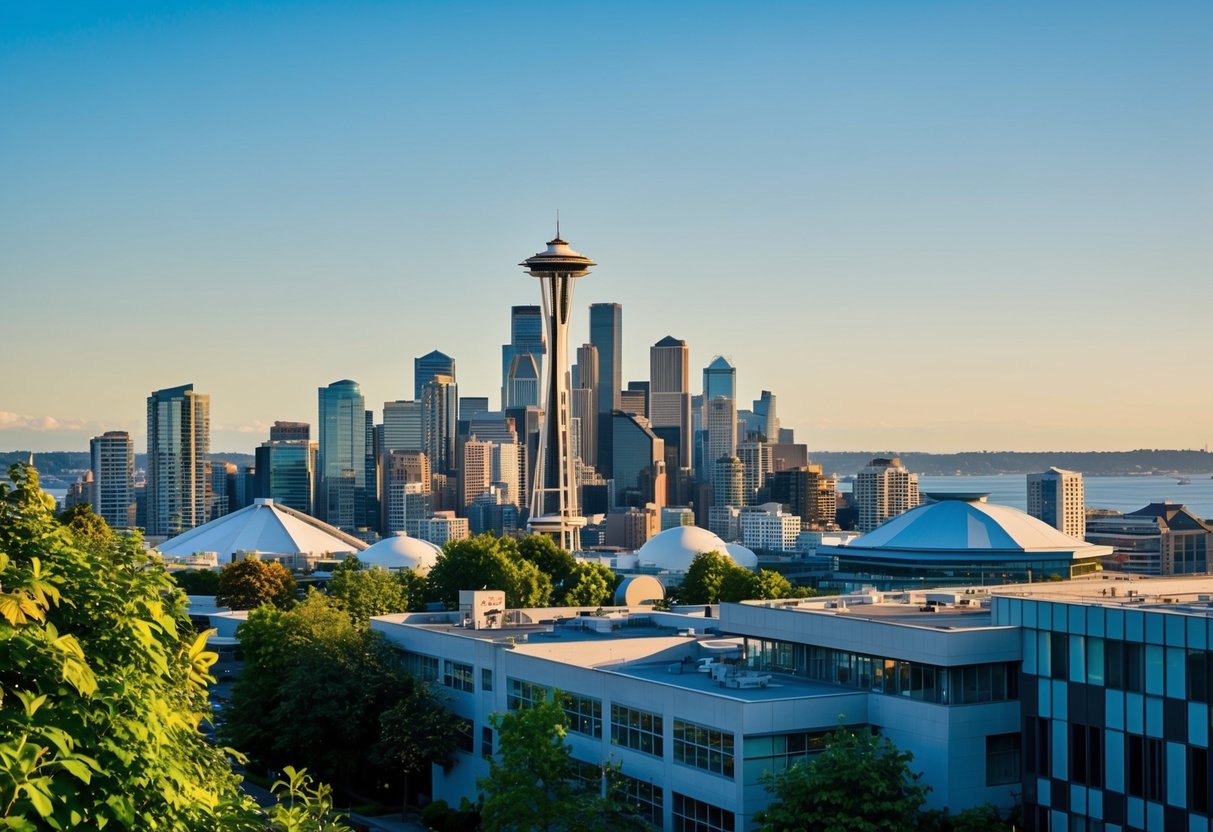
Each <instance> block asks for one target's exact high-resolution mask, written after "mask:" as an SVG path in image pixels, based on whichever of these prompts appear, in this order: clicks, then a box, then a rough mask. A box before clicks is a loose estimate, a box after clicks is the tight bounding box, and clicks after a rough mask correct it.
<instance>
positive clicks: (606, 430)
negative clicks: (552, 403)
mask: <svg viewBox="0 0 1213 832" xmlns="http://www.w3.org/2000/svg"><path fill="white" fill-rule="evenodd" d="M590 344H592V345H593V347H594V349H595V350H596V351H597V353H598V386H597V388H596V390H597V396H598V466H597V467H598V471H599V473H601V474H602V475H603V476H604V477H606V478H608V479H610V477H611V414H612V413H614V412H615V411H616V410H619V409H620V407H621V405H620V402H619V394H620V393H621V392H622V391H623V307H622V306H620V305H619V304H617V303H592V304H590ZM583 383H584V382H583Z"/></svg>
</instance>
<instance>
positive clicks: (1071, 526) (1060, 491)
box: [1028, 468, 1087, 540]
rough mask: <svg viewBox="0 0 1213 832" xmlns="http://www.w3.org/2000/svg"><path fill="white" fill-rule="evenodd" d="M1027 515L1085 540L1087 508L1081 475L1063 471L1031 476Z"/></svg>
mask: <svg viewBox="0 0 1213 832" xmlns="http://www.w3.org/2000/svg"><path fill="white" fill-rule="evenodd" d="M1028 514H1030V515H1032V516H1033V517H1035V518H1036V519H1038V520H1043V521H1044V522H1046V523H1048V524H1049V525H1050V526H1052V527H1053V528H1055V529H1057V530H1059V531H1061V532H1062V533H1063V534H1068V535H1069V536H1070V537H1076V538H1078V539H1079V540H1083V539H1084V537H1085V535H1086V533H1087V507H1086V498H1085V496H1084V494H1083V483H1082V474H1080V473H1078V472H1077V471H1067V470H1065V469H1063V468H1050V469H1049V470H1048V471H1045V472H1044V473H1043V474H1028Z"/></svg>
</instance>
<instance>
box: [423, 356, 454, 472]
mask: <svg viewBox="0 0 1213 832" xmlns="http://www.w3.org/2000/svg"><path fill="white" fill-rule="evenodd" d="M458 402H459V388H458V386H457V385H456V384H455V377H454V376H448V375H443V374H442V373H439V374H437V375H434V376H432V377H431V378H430V379H429V380H428V381H426V383H425V384H424V385H422V387H421V419H422V431H423V434H422V450H424V451H425V454H426V456H428V457H429V459H430V467H431V468H432V469H433V470H434V473H436V474H453V473H455V435H456V428H457V421H458V418H457V413H456V409H457V406H458Z"/></svg>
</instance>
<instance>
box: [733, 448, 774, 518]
mask: <svg viewBox="0 0 1213 832" xmlns="http://www.w3.org/2000/svg"><path fill="white" fill-rule="evenodd" d="M737 458H738V459H740V460H741V467H742V470H743V472H744V473H743V483H742V491H743V495H742V496H743V499H744V500H745V503H744V504H745V505H747V506H750V505H756V504H757V500H758V492H759V491H760V490H761V489H762V487H763V486H764V485H766V481H767V476H768V475H769V474H770V473H771V472H772V471H773V470H774V469H775V465H774V457H773V456H772V454H771V446H770V445H769V444H768V443H766V442H741V443H739V444H738V445H737Z"/></svg>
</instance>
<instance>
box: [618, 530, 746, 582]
mask: <svg viewBox="0 0 1213 832" xmlns="http://www.w3.org/2000/svg"><path fill="white" fill-rule="evenodd" d="M700 552H719V553H720V554H722V555H726V556H727V557H729V558H732V559H733V561H734V562H735V563H736V564H737V565H738V566H744V567H746V568H747V569H752V568H754V567H755V566H757V565H758V557H757V556H756V555H755V554H754V553H753V552H751V551H750V550H749V549H747V548H745V547H744V546H736V545H730V544H728V543H725V542H724V541H723V540H721V539H720V538H719V537H717V536H716V535H715V534H713V533H712V532H710V531H708V530H707V529H702V528H700V527H699V526H675V527H674V528H672V529H666V530H665V531H664V532H661V533H660V534H658V535H656V536H655V537H652V538H650V539H649V541H648V542H647V543H645V544H644V545H643V546H641V547H640V551H638V552H637V553H636V557H637V560H638V561H639V562H640V563H641V564H645V565H652V566H656V567H657V568H658V569H662V570H665V571H666V572H686V571H687V569H689V568H690V566H691V561H693V560H694V559H695V556H696V555H698V554H699V553H700Z"/></svg>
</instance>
